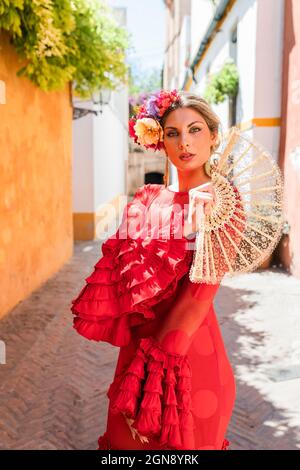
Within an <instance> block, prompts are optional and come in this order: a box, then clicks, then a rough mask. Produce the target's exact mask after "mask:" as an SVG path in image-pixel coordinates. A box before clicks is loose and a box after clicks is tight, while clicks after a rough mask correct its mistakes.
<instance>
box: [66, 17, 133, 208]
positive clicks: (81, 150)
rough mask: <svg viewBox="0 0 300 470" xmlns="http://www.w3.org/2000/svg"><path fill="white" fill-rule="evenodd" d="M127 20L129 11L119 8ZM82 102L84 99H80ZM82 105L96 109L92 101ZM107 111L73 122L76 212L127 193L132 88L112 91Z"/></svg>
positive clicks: (74, 204) (96, 206) (105, 108)
mask: <svg viewBox="0 0 300 470" xmlns="http://www.w3.org/2000/svg"><path fill="white" fill-rule="evenodd" d="M118 18H119V19H120V20H122V18H123V22H124V21H125V18H126V12H125V11H124V12H123V15H122V11H121V10H120V9H119V10H118ZM79 101H80V100H79ZM79 106H80V107H83V106H85V107H87V108H92V103H91V102H81V103H80V105H79ZM102 110H103V113H102V114H99V115H98V116H95V115H94V114H88V115H87V116H84V117H82V118H80V119H77V120H74V121H73V212H75V213H78V212H93V213H95V212H97V211H98V210H99V209H100V208H101V207H102V205H103V204H105V203H107V202H110V201H111V200H112V199H114V198H115V197H116V196H118V195H123V194H126V192H127V188H126V169H127V161H128V118H129V111H128V88H127V86H123V87H121V86H120V87H119V90H115V91H112V94H111V100H110V103H109V104H108V105H105V106H103V107H102Z"/></svg>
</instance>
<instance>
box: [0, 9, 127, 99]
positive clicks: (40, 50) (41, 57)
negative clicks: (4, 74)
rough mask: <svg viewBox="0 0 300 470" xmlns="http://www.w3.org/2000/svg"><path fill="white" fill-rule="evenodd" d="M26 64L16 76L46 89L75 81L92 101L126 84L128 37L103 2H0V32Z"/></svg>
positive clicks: (77, 91)
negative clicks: (8, 37) (101, 92)
mask: <svg viewBox="0 0 300 470" xmlns="http://www.w3.org/2000/svg"><path fill="white" fill-rule="evenodd" d="M1 28H2V29H5V30H7V31H9V33H10V35H11V43H12V44H13V45H14V46H15V48H16V50H17V52H18V53H19V54H20V56H21V57H22V58H24V60H25V65H24V66H23V67H22V68H21V69H20V70H19V71H18V72H17V75H18V76H25V77H27V78H29V79H30V80H31V81H32V82H33V83H35V84H36V85H37V86H38V87H40V88H41V89H42V90H44V91H52V90H60V89H62V88H63V87H64V85H65V84H66V83H67V82H69V81H73V82H74V94H75V95H78V96H81V97H82V98H89V97H90V96H91V93H92V92H93V91H96V90H99V89H100V88H109V89H115V88H117V87H118V85H120V84H122V83H124V82H126V81H127V73H128V67H127V65H126V63H125V52H126V49H127V47H128V42H129V37H128V33H127V32H126V30H125V29H123V28H121V27H120V26H118V25H117V23H116V20H115V19H114V17H113V15H112V13H111V10H110V9H109V7H108V6H107V5H105V4H104V3H102V2H101V0H0V29H1Z"/></svg>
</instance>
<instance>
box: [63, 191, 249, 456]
mask: <svg viewBox="0 0 300 470" xmlns="http://www.w3.org/2000/svg"><path fill="white" fill-rule="evenodd" d="M188 202H189V194H188V191H177V192H175V191H172V190H171V189H170V188H165V187H164V185H160V184H145V185H143V186H142V187H141V188H139V189H138V191H137V192H136V194H135V196H134V198H133V200H132V201H131V202H130V203H128V204H127V206H126V208H125V210H124V213H123V218H122V222H121V224H120V227H119V228H118V230H117V232H116V233H115V234H114V235H113V236H111V237H110V238H108V239H107V240H106V241H105V242H103V244H102V253H103V256H102V257H101V258H100V260H99V261H98V262H97V263H96V265H95V266H94V271H93V273H92V274H91V275H90V276H89V277H87V278H86V285H85V286H84V287H83V289H82V290H81V292H80V293H79V294H78V296H77V298H75V299H74V300H72V306H71V310H72V313H73V314H74V325H73V326H74V328H75V329H76V330H77V332H78V333H80V334H81V335H82V336H84V337H86V338H87V339H89V340H95V341H106V342H108V343H110V344H112V345H115V346H118V347H120V351H119V356H118V361H117V365H116V370H115V374H114V379H113V382H112V383H111V385H110V387H109V390H108V392H107V396H108V398H109V409H108V415H107V427H106V431H105V433H104V434H103V435H102V436H100V437H99V439H98V449H99V450H100V449H118V450H133V449H139V450H160V449H168V450H174V449H190V450H195V449H196V450H204V449H208V450H228V446H229V441H228V440H227V439H226V438H225V433H226V430H227V426H228V423H229V421H230V418H231V414H232V410H233V406H234V402H235V394H236V389H235V380H234V375H233V370H232V367H231V364H230V362H229V360H228V356H227V354H226V350H225V347H224V343H223V340H222V335H221V331H220V327H219V324H218V320H217V317H216V314H215V310H214V306H213V299H214V296H215V294H216V292H217V290H218V288H219V284H216V285H209V284H199V283H192V282H191V281H190V280H189V269H190V266H191V264H192V260H193V249H192V248H191V247H194V245H195V244H194V243H193V242H194V241H195V235H191V236H190V237H184V235H183V234H182V232H183V223H184V218H185V217H186V215H187V211H188ZM240 228H241V227H240ZM220 235H222V233H221V232H220ZM129 421H130V423H131V424H130V425H129V424H128V423H129ZM141 437H142V438H141Z"/></svg>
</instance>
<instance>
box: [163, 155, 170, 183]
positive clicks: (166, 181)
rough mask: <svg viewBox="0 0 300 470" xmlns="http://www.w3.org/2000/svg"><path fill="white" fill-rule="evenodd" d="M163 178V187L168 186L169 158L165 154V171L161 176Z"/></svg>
mask: <svg viewBox="0 0 300 470" xmlns="http://www.w3.org/2000/svg"><path fill="white" fill-rule="evenodd" d="M163 180H164V185H165V187H167V186H169V182H170V181H169V180H170V171H169V159H168V157H167V156H166V163H165V173H164V177H163Z"/></svg>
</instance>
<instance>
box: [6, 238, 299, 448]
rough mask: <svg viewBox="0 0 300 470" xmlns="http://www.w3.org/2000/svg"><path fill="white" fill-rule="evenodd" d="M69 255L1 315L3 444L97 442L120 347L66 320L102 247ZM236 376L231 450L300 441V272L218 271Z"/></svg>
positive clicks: (85, 245)
mask: <svg viewBox="0 0 300 470" xmlns="http://www.w3.org/2000/svg"><path fill="white" fill-rule="evenodd" d="M100 246H101V242H100V241H96V242H79V243H76V244H75V248H74V256H73V258H72V259H71V260H70V261H69V262H68V263H66V264H65V265H64V267H63V268H62V269H61V270H60V271H59V272H58V273H57V274H56V275H55V276H54V277H52V278H51V279H49V280H48V281H47V282H46V283H44V284H43V285H42V286H41V287H40V288H39V289H37V290H36V291H35V292H33V293H32V295H31V296H30V297H28V298H27V299H25V300H24V301H23V302H20V303H19V304H18V305H17V306H16V307H15V308H14V309H13V310H12V311H11V312H10V313H9V314H8V315H6V316H5V317H4V318H3V319H2V320H0V340H2V341H4V342H5V345H6V364H0V377H1V379H0V449H95V448H96V447H97V438H98V436H99V434H101V433H102V432H103V431H104V429H105V426H106V413H107V405H108V401H107V397H106V391H107V388H108V386H109V384H110V382H111V380H112V378H113V373H114V368H115V361H116V359H117V355H118V348H116V347H114V346H111V345H109V344H107V343H104V342H100V343H97V342H94V341H88V340H86V339H85V338H82V337H81V336H80V335H79V334H78V333H77V332H76V331H75V330H74V329H73V328H72V314H71V312H70V309H69V306H70V301H71V299H72V298H74V297H75V296H76V295H77V293H78V292H79V289H81V288H82V286H83V285H84V283H85V281H84V279H85V278H86V277H87V276H88V275H89V274H90V273H91V272H92V270H93V266H94V264H95V263H96V261H97V260H98V259H99V257H100V256H101V250H100ZM215 307H216V313H217V316H218V319H219V322H220V326H221V330H222V333H223V337H224V342H225V345H226V348H227V351H228V355H229V358H230V360H231V362H232V365H233V368H234V372H235V375H236V383H237V399H236V404H235V408H234V412H233V416H232V419H231V422H230V425H229V429H228V435H227V438H228V439H230V441H231V442H232V444H231V449H232V450H234V449H299V448H300V280H297V279H295V278H293V277H292V276H290V275H289V274H287V273H285V272H282V271H280V270H279V269H275V268H273V269H270V270H268V271H262V272H256V273H252V274H247V275H243V276H239V277H238V278H232V279H227V280H226V281H225V280H223V282H222V285H221V287H220V289H219V291H218V294H217V297H216V300H215Z"/></svg>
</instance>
